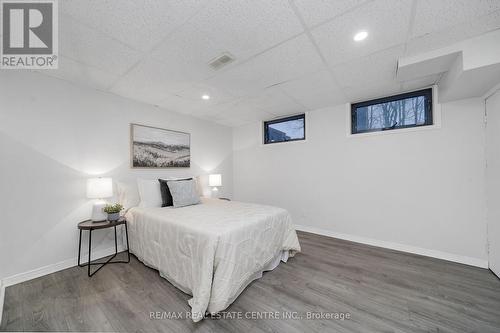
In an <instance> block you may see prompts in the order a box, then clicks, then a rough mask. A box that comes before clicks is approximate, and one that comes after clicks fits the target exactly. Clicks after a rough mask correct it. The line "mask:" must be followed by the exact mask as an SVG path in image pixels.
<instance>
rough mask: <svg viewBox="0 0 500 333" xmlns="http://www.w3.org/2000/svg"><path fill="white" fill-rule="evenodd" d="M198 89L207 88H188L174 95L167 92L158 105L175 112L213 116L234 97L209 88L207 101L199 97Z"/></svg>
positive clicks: (200, 116)
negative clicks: (209, 97)
mask: <svg viewBox="0 0 500 333" xmlns="http://www.w3.org/2000/svg"><path fill="white" fill-rule="evenodd" d="M200 91H209V90H198V89H196V88H193V89H191V88H190V89H187V90H185V91H183V92H181V93H179V94H176V95H171V94H168V95H167V97H166V98H165V99H163V100H162V101H161V102H159V103H158V105H159V106H160V107H163V108H166V109H169V110H172V111H175V112H179V113H183V114H190V115H192V116H195V117H199V118H204V117H209V116H215V115H217V114H218V113H220V112H221V111H223V110H225V106H226V105H228V103H229V102H230V101H232V100H233V99H234V98H233V97H229V96H227V95H222V93H220V94H217V92H216V91H215V90H210V91H211V93H210V94H211V95H210V96H212V98H211V99H210V100H208V101H207V100H203V99H201V98H200Z"/></svg>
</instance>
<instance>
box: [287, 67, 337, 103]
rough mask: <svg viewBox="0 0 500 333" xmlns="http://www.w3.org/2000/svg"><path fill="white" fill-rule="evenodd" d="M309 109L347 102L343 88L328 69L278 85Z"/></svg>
mask: <svg viewBox="0 0 500 333" xmlns="http://www.w3.org/2000/svg"><path fill="white" fill-rule="evenodd" d="M278 87H279V88H280V89H281V90H283V91H284V92H285V93H286V94H287V95H288V96H291V97H293V99H295V100H296V101H298V102H299V103H300V104H301V105H304V106H305V107H306V108H307V109H308V110H315V109H319V108H322V107H326V106H329V105H337V104H340V103H345V102H346V100H345V99H346V98H345V96H344V94H343V92H342V90H341V88H340V87H339V86H338V85H337V84H336V83H335V82H334V80H333V78H332V76H331V74H330V73H329V72H328V71H327V70H322V71H319V72H316V73H313V74H310V75H307V76H305V77H302V78H300V79H297V80H293V81H289V82H285V83H283V84H281V85H279V86H278Z"/></svg>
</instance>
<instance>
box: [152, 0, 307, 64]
mask: <svg viewBox="0 0 500 333" xmlns="http://www.w3.org/2000/svg"><path fill="white" fill-rule="evenodd" d="M302 31H303V29H302V26H301V24H300V21H299V20H298V19H297V17H296V16H295V14H294V13H293V11H292V9H291V7H290V5H289V4H288V1H286V0H273V1H268V0H253V1H234V0H219V1H214V2H212V3H211V4H210V5H209V6H208V7H207V8H206V9H205V10H203V11H202V12H200V13H199V14H197V15H196V16H195V17H194V18H193V19H192V20H191V21H190V22H189V24H186V25H184V26H182V27H181V28H179V29H178V30H177V31H176V32H175V33H173V34H172V35H171V36H170V37H169V38H167V39H166V40H164V41H163V42H162V43H161V44H160V45H159V46H158V47H157V48H156V49H155V51H154V53H153V56H154V57H155V58H156V59H158V60H160V61H167V62H170V61H179V60H181V62H182V59H180V57H186V58H187V61H189V63H190V64H191V65H194V66H195V67H196V68H202V67H206V68H207V67H208V62H209V61H210V60H212V59H213V58H215V57H217V56H219V55H220V54H222V53H223V52H229V53H230V54H232V55H233V56H235V58H236V59H237V60H238V61H241V60H244V59H247V58H248V57H250V56H253V55H255V54H257V53H259V52H262V51H264V50H266V49H268V48H270V47H271V46H273V45H276V44H278V43H280V42H282V41H284V40H286V39H289V38H291V37H293V36H295V35H297V34H299V33H301V32H302Z"/></svg>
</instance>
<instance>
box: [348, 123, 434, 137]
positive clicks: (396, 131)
mask: <svg viewBox="0 0 500 333" xmlns="http://www.w3.org/2000/svg"><path fill="white" fill-rule="evenodd" d="M440 128H441V125H439V124H434V125H428V126H419V127H410V128H399V129H393V130H387V131H377V132H368V133H358V134H352V133H350V132H349V133H347V137H348V138H366V137H370V136H379V135H389V134H402V133H411V132H420V131H431V130H437V129H440Z"/></svg>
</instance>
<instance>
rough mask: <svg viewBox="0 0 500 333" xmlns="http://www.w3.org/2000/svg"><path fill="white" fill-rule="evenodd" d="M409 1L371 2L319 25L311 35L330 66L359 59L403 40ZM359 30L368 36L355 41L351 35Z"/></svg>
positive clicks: (381, 0) (407, 19) (409, 7)
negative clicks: (365, 32)
mask: <svg viewBox="0 0 500 333" xmlns="http://www.w3.org/2000/svg"><path fill="white" fill-rule="evenodd" d="M411 3H412V1H411V0H399V1H393V0H379V1H372V2H369V3H367V4H365V5H363V6H361V7H359V8H357V9H355V10H353V11H350V12H348V13H346V14H345V15H342V16H340V17H339V18H337V19H335V20H333V21H331V22H328V23H325V24H324V25H321V26H319V27H318V28H316V29H314V30H312V34H313V36H314V39H315V40H316V42H317V43H318V46H319V48H320V49H321V51H322V53H323V55H324V56H325V58H326V60H327V61H328V63H329V64H330V65H336V64H339V63H343V62H346V61H349V60H351V59H355V58H360V57H363V56H366V55H369V54H371V53H374V52H377V51H380V50H384V49H387V48H389V47H392V46H394V45H398V44H402V43H404V42H405V40H406V36H407V32H408V27H409V22H410V11H411ZM360 30H366V31H367V32H368V34H369V35H368V38H367V39H365V40H364V41H362V42H355V41H354V40H353V36H354V34H355V33H356V32H358V31H360Z"/></svg>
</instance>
